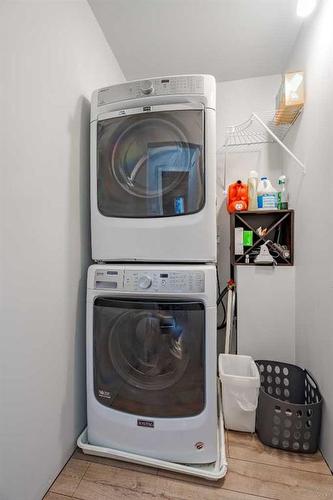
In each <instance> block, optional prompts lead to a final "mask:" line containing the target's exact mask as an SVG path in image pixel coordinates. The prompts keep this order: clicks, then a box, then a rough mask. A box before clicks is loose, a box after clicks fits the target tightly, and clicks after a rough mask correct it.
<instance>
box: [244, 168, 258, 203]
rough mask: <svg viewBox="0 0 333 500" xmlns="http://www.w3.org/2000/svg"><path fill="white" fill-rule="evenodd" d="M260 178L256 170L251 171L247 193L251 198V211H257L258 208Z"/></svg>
mask: <svg viewBox="0 0 333 500" xmlns="http://www.w3.org/2000/svg"><path fill="white" fill-rule="evenodd" d="M258 182H259V176H258V172H257V171H256V170H251V172H250V175H249V178H248V181H247V191H248V196H249V210H257V208H258V198H257V196H258V195H257V189H258Z"/></svg>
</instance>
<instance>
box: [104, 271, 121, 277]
mask: <svg viewBox="0 0 333 500" xmlns="http://www.w3.org/2000/svg"><path fill="white" fill-rule="evenodd" d="M106 274H108V275H109V276H117V274H118V271H107V272H106Z"/></svg>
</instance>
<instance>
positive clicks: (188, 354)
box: [93, 297, 205, 417]
mask: <svg viewBox="0 0 333 500" xmlns="http://www.w3.org/2000/svg"><path fill="white" fill-rule="evenodd" d="M93 338H94V391H95V397H96V399H97V400H98V401H99V402H100V403H101V404H102V405H105V406H108V407H110V408H114V409H115V410H119V411H122V412H126V413H132V414H135V415H143V416H150V417H185V416H186V417H189V416H192V415H197V414H199V413H200V412H201V411H202V410H203V408H204V405H205V390H204V387H205V370H204V363H205V359H204V344H205V310H204V305H203V304H202V303H201V302H186V301H179V302H177V301H173V302H169V301H165V302H164V301H160V302H154V301H150V300H147V301H146V300H141V301H140V300H124V299H110V298H101V297H99V298H97V299H96V301H95V304H94V334H93Z"/></svg>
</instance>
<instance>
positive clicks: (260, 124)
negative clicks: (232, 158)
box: [225, 110, 300, 150]
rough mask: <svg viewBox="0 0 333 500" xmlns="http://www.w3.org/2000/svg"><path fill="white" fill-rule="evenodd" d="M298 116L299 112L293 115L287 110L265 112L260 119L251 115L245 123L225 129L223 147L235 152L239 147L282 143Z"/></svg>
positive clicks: (255, 115) (253, 114)
mask: <svg viewBox="0 0 333 500" xmlns="http://www.w3.org/2000/svg"><path fill="white" fill-rule="evenodd" d="M299 115H300V111H299V112H298V113H296V114H295V113H294V112H293V113H292V112H290V111H288V110H284V111H276V110H274V111H266V112H264V113H261V114H260V117H259V115H258V114H256V113H252V115H251V116H250V118H249V119H248V120H246V121H245V122H243V123H240V124H238V125H233V126H229V127H227V128H226V142H225V147H228V148H235V150H237V147H240V146H251V145H252V144H266V143H270V142H271V143H272V142H277V140H276V139H279V140H280V141H283V140H284V139H285V137H286V135H287V133H288V132H289V129H290V127H291V126H292V125H293V124H294V123H295V121H296V120H297V118H298V116H299Z"/></svg>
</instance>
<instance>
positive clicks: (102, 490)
mask: <svg viewBox="0 0 333 500" xmlns="http://www.w3.org/2000/svg"><path fill="white" fill-rule="evenodd" d="M226 446H227V456H228V473H227V475H226V477H225V478H224V479H222V480H220V481H218V482H210V481H205V480H202V479H198V478H191V477H189V476H185V475H181V474H176V473H172V472H167V471H163V470H158V469H152V468H150V467H144V466H139V465H134V464H129V463H126V462H118V461H115V460H109V459H106V458H101V457H93V456H89V455H84V454H83V453H82V452H81V451H80V450H77V451H76V452H75V453H74V455H73V456H72V458H71V459H70V460H69V462H68V463H67V465H66V466H65V467H64V469H63V470H62V472H61V473H60V475H59V476H58V478H57V479H56V480H55V482H54V483H53V485H52V486H51V488H50V490H49V492H48V493H47V494H46V496H45V497H44V498H45V500H69V499H77V500H122V499H124V500H152V499H155V500H157V499H163V500H189V499H191V500H192V499H194V500H206V499H207V500H215V499H221V500H262V499H265V498H266V499H267V498H268V499H276V500H289V499H290V500H317V499H320V500H324V499H325V500H328V499H332V500H333V476H332V475H331V472H330V470H329V468H328V467H327V465H326V463H325V461H324V460H323V458H322V456H321V454H320V453H319V452H318V453H316V454H315V455H302V454H295V453H290V452H284V451H280V450H276V449H273V448H269V447H267V446H264V445H263V444H261V443H260V441H259V440H258V438H257V437H256V435H251V434H245V433H240V432H231V431H228V432H227V433H226Z"/></svg>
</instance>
